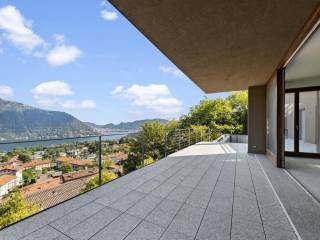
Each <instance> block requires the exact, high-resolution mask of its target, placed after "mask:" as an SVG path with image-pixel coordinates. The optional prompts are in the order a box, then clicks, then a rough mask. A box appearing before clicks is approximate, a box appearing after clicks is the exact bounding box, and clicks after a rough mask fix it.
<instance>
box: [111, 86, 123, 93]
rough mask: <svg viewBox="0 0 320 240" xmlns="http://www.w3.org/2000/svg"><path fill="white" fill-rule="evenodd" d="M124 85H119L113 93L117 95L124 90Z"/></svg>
mask: <svg viewBox="0 0 320 240" xmlns="http://www.w3.org/2000/svg"><path fill="white" fill-rule="evenodd" d="M123 89H124V87H123V86H117V87H116V88H115V89H114V90H113V91H112V92H111V95H117V94H119V93H121V92H122V91H123Z"/></svg>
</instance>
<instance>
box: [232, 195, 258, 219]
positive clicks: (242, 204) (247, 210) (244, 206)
mask: <svg viewBox="0 0 320 240" xmlns="http://www.w3.org/2000/svg"><path fill="white" fill-rule="evenodd" d="M233 218H234V219H236V220H242V219H244V220H247V221H252V222H260V223H261V217H260V212H259V208H258V205H257V202H256V200H248V199H240V198H235V199H234V203H233Z"/></svg>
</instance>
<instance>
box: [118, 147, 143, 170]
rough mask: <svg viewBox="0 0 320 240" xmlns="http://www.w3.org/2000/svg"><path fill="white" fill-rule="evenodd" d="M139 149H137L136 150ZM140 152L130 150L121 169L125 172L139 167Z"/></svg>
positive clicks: (140, 164)
mask: <svg viewBox="0 0 320 240" xmlns="http://www.w3.org/2000/svg"><path fill="white" fill-rule="evenodd" d="M137 151H139V150H137ZM141 166H142V163H141V153H140V152H130V153H129V155H128V158H127V160H126V161H125V162H124V163H123V166H122V167H123V171H124V173H125V174H127V173H129V172H132V171H134V170H136V169H137V168H139V167H141Z"/></svg>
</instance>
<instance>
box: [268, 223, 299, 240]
mask: <svg viewBox="0 0 320 240" xmlns="http://www.w3.org/2000/svg"><path fill="white" fill-rule="evenodd" d="M264 231H265V234H266V238H267V240H298V238H297V236H296V234H295V233H294V232H293V231H286V230H283V229H279V228H274V227H270V226H265V225H264Z"/></svg>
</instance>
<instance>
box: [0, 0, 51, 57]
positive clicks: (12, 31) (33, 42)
mask: <svg viewBox="0 0 320 240" xmlns="http://www.w3.org/2000/svg"><path fill="white" fill-rule="evenodd" d="M0 30H2V31H3V32H4V33H3V37H4V38H5V39H6V40H8V41H9V42H11V43H12V44H13V45H15V46H17V47H19V48H20V49H22V50H24V51H27V52H31V51H33V50H34V49H35V48H36V47H38V46H42V45H45V42H44V40H43V39H42V38H41V37H40V36H38V35H37V34H35V33H34V32H33V30H32V23H31V21H30V20H27V19H25V18H24V16H23V15H22V14H21V13H20V11H19V10H18V9H17V8H16V7H15V6H11V5H8V6H5V7H2V8H0Z"/></svg>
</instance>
